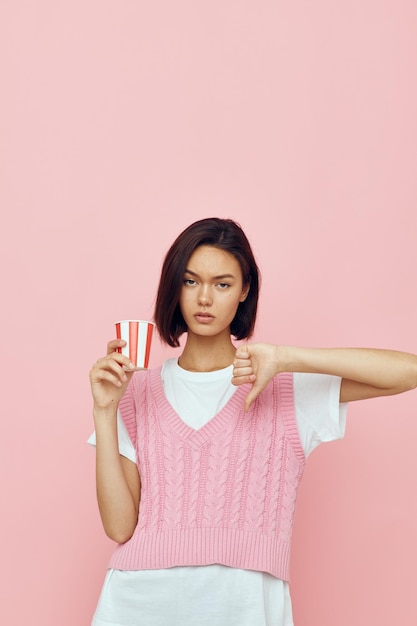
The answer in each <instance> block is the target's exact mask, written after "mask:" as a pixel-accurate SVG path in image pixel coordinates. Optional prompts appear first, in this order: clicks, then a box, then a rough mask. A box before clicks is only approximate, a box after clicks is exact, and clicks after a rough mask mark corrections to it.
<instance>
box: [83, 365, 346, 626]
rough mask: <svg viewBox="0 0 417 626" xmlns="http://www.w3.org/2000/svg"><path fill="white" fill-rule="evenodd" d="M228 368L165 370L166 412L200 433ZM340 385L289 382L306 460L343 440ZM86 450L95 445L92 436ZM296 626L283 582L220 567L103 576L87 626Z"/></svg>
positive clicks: (224, 388) (124, 448)
mask: <svg viewBox="0 0 417 626" xmlns="http://www.w3.org/2000/svg"><path fill="white" fill-rule="evenodd" d="M232 370H233V366H230V367H227V368H225V369H222V370H217V371H215V372H189V371H187V370H184V369H182V368H181V367H179V365H178V363H177V360H176V359H168V360H167V361H165V363H164V364H163V366H162V372H161V378H162V382H163V385H164V391H165V395H166V397H167V399H168V401H169V402H170V404H171V406H172V407H173V408H174V410H175V411H176V412H177V413H178V415H179V416H180V417H181V419H183V420H184V422H186V424H187V425H188V426H191V427H192V428H195V429H199V428H201V427H202V426H204V424H205V423H207V422H208V421H209V420H210V419H211V418H212V417H214V415H216V414H217V413H218V412H219V411H220V410H221V409H222V408H223V406H224V405H225V404H226V403H227V401H228V400H229V399H230V398H231V397H232V395H233V393H234V392H235V391H236V389H237V387H235V386H233V385H232V384H231V383H230V380H231V378H232ZM340 383H341V379H340V378H338V377H335V376H326V375H323V374H298V373H296V374H294V400H295V415H296V419H297V425H298V430H299V435H300V439H301V443H302V445H303V448H304V452H305V454H306V456H308V455H309V454H310V453H311V452H312V450H314V448H315V447H317V446H318V445H319V444H320V443H323V442H326V441H332V440H334V439H338V438H340V437H343V435H344V431H345V423H346V408H347V405H343V404H340V403H339V395H340ZM118 437H119V451H120V454H122V455H123V456H126V457H127V458H128V459H130V460H132V461H133V462H135V461H136V456H135V449H134V447H133V444H132V442H131V440H130V438H129V435H128V433H127V430H126V427H125V425H124V423H123V420H122V419H121V417H120V415H118ZM88 442H89V443H90V444H92V445H94V444H95V435H94V433H93V434H92V435H91V437H90V438H89V440H88ZM196 624H198V625H199V626H293V619H292V608H291V598H290V593H289V586H288V583H287V582H286V581H283V580H280V579H279V578H275V577H274V576H271V575H270V574H267V573H265V572H257V571H253V570H240V569H235V568H231V567H226V566H224V565H217V564H216V565H204V566H198V567H195V566H192V567H191V566H189V567H173V568H168V569H162V570H139V571H121V570H108V571H107V574H106V578H105V581H104V585H103V589H102V592H101V595H100V599H99V602H98V605H97V609H96V612H95V615H94V618H93V621H92V626H136V625H137V626H145V625H146V626H196Z"/></svg>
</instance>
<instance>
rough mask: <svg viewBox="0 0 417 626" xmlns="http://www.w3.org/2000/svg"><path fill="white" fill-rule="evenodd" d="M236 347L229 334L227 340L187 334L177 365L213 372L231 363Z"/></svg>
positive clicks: (191, 369) (198, 370)
mask: <svg viewBox="0 0 417 626" xmlns="http://www.w3.org/2000/svg"><path fill="white" fill-rule="evenodd" d="M235 352H236V348H235V346H234V345H233V344H232V340H231V338H230V336H228V338H227V340H226V341H225V339H224V338H223V339H219V340H217V341H216V339H213V337H196V336H194V335H191V336H190V335H189V336H188V337H187V342H186V344H185V346H184V350H183V352H182V354H181V356H180V357H179V359H178V365H179V366H180V367H182V368H183V369H185V370H188V371H190V372H214V371H216V370H221V369H224V368H225V367H228V366H229V365H231V364H232V363H233V360H234V357H235Z"/></svg>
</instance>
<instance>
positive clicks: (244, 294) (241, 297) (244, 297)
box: [239, 285, 250, 302]
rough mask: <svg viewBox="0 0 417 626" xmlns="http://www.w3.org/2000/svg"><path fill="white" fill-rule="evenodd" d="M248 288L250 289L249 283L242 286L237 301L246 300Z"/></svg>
mask: <svg viewBox="0 0 417 626" xmlns="http://www.w3.org/2000/svg"><path fill="white" fill-rule="evenodd" d="M249 289H250V287H249V285H244V286H243V289H242V293H241V296H240V298H239V302H244V301H245V300H246V298H247V297H248V293H249Z"/></svg>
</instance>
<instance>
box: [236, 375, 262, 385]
mask: <svg viewBox="0 0 417 626" xmlns="http://www.w3.org/2000/svg"><path fill="white" fill-rule="evenodd" d="M255 378H256V376H255V374H247V375H245V376H233V378H232V385H235V387H238V386H239V385H247V384H252V383H253V382H254V380H255Z"/></svg>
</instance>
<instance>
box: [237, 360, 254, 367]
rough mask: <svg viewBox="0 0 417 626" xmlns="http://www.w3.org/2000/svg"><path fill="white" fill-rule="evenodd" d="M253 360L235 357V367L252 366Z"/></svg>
mask: <svg viewBox="0 0 417 626" xmlns="http://www.w3.org/2000/svg"><path fill="white" fill-rule="evenodd" d="M251 363H252V361H251V360H250V359H235V360H234V361H233V367H250V365H251Z"/></svg>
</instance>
